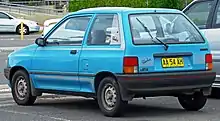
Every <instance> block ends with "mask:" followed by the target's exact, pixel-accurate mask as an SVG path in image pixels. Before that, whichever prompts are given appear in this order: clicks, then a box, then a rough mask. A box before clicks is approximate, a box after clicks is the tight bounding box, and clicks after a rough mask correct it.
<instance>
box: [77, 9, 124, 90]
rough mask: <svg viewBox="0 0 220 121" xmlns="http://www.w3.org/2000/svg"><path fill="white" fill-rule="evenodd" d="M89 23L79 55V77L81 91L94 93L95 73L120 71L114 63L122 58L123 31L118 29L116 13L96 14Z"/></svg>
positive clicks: (116, 63)
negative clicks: (85, 38)
mask: <svg viewBox="0 0 220 121" xmlns="http://www.w3.org/2000/svg"><path fill="white" fill-rule="evenodd" d="M91 25H92V26H91V28H90V29H89V32H88V38H87V40H86V41H85V43H84V45H83V50H82V53H81V55H80V61H79V63H80V67H79V79H80V82H81V90H82V91H83V92H90V93H91V92H92V93H94V92H95V85H94V84H95V82H94V77H95V75H96V74H97V73H99V72H104V71H111V72H114V73H119V72H121V71H122V70H120V69H121V67H118V66H116V65H118V64H119V63H120V60H122V58H123V55H124V50H123V47H124V46H123V47H122V45H123V44H121V40H122V39H121V36H123V35H122V34H123V32H122V31H121V30H120V28H122V25H121V24H119V15H118V14H116V13H108V14H96V17H95V19H94V21H93V22H92V24H91ZM119 25H120V27H119ZM110 63H111V65H109V64H110Z"/></svg>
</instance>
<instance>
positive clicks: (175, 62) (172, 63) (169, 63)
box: [162, 57, 184, 68]
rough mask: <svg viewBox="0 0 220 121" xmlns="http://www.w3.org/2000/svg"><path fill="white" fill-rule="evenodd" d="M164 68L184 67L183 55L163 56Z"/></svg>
mask: <svg viewBox="0 0 220 121" xmlns="http://www.w3.org/2000/svg"><path fill="white" fill-rule="evenodd" d="M162 67H163V68H175V67H184V60H183V58H181V57H178V58H162Z"/></svg>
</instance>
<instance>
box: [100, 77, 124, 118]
mask: <svg viewBox="0 0 220 121" xmlns="http://www.w3.org/2000/svg"><path fill="white" fill-rule="evenodd" d="M106 92H109V97H108V98H109V99H110V97H111V98H113V99H110V100H111V101H112V102H111V101H108V102H107V101H106V100H107V99H106V97H107V93H106ZM111 94H113V95H111ZM112 96H113V97H112ZM114 97H115V99H114ZM97 101H98V105H99V108H100V110H101V111H102V113H103V114H104V115H105V116H108V117H115V116H121V115H122V112H123V109H124V107H125V105H126V104H127V103H128V102H127V101H122V100H121V95H120V90H119V86H118V84H117V82H116V80H115V79H114V78H112V77H106V78H104V79H102V80H101V83H100V84H99V86H98V92H97ZM110 103H111V104H110ZM108 104H109V105H108ZM110 105H111V106H110Z"/></svg>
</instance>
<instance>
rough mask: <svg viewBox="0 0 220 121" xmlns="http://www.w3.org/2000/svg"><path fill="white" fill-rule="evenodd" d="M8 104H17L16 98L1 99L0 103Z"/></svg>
mask: <svg viewBox="0 0 220 121" xmlns="http://www.w3.org/2000/svg"><path fill="white" fill-rule="evenodd" d="M3 104H5V105H7V104H15V101H14V100H5V101H0V105H3Z"/></svg>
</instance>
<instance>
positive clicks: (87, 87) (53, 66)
mask: <svg viewBox="0 0 220 121" xmlns="http://www.w3.org/2000/svg"><path fill="white" fill-rule="evenodd" d="M155 10H156V13H165V14H171V13H174V14H179V15H181V16H184V17H186V16H185V15H184V14H182V12H181V11H178V10H171V9H153V8H151V9H146V8H142V9H130V8H114V9H113V8H108V9H100V10H99V9H96V10H95V9H87V10H82V11H78V12H73V13H70V14H68V15H66V16H65V17H64V18H63V19H62V20H61V21H60V22H58V23H57V24H56V25H55V26H54V27H53V29H51V30H50V31H49V32H48V33H47V34H46V35H45V39H46V38H48V37H49V36H50V35H51V34H52V33H53V32H54V30H56V28H58V27H59V26H60V25H61V24H62V23H63V22H65V21H66V20H68V19H69V18H71V17H76V16H83V15H91V16H92V17H91V20H90V22H89V23H88V27H87V29H86V31H85V37H84V38H83V41H82V45H52V46H49V45H48V46H45V47H39V46H38V45H36V44H33V45H30V46H27V47H25V48H23V49H21V50H19V51H16V52H13V53H11V54H10V55H9V63H8V66H9V67H15V66H22V67H24V68H25V69H26V70H27V71H28V72H29V73H31V72H48V73H45V74H43V73H42V74H37V73H32V74H30V78H31V79H32V81H33V84H34V86H35V88H38V89H53V90H58V91H59V90H65V91H75V92H92V93H95V87H94V78H95V76H94V75H96V74H97V73H99V72H110V73H113V74H118V73H119V74H122V73H123V57H124V56H137V57H138V62H139V72H142V73H155V72H171V71H176V72H177V71H195V70H205V60H204V57H205V54H207V53H210V50H209V49H208V51H200V48H209V47H208V43H207V40H206V39H205V38H204V37H203V36H202V37H201V38H202V39H204V41H205V42H204V43H201V44H168V45H169V49H168V50H167V51H166V50H164V46H163V45H162V44H153V45H147V44H143V45H134V43H133V42H132V41H133V40H132V34H131V30H130V27H131V25H130V24H129V23H130V21H129V15H130V14H143V13H144V14H145V13H153V14H154V13H155ZM101 13H106V14H115V15H116V16H117V17H118V20H119V21H118V23H119V27H120V29H119V31H120V35H121V36H120V39H121V44H115V45H88V44H87V40H88V35H89V32H90V29H91V28H92V26H93V23H94V22H95V18H96V17H97V16H98V15H99V14H101ZM186 18H187V17H186ZM186 20H188V22H189V21H190V20H189V19H188V18H187V19H186ZM190 22H191V21H190ZM191 26H192V28H194V29H195V30H197V32H199V30H198V28H197V27H196V26H195V25H194V24H193V23H192V24H191ZM71 50H77V53H76V54H70V51H71ZM181 52H183V53H184V52H192V53H193V55H192V56H186V57H183V59H184V62H185V66H184V67H181V68H167V69H164V68H162V66H161V57H154V56H153V54H156V53H181ZM83 74H89V75H93V76H84V75H83Z"/></svg>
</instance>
